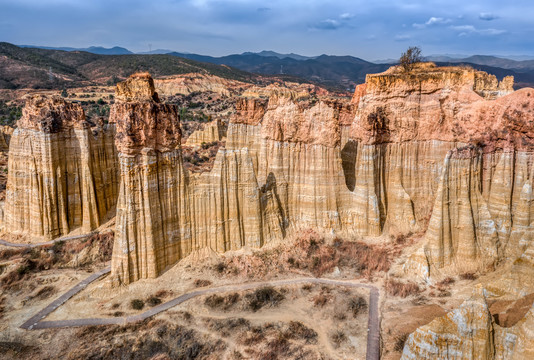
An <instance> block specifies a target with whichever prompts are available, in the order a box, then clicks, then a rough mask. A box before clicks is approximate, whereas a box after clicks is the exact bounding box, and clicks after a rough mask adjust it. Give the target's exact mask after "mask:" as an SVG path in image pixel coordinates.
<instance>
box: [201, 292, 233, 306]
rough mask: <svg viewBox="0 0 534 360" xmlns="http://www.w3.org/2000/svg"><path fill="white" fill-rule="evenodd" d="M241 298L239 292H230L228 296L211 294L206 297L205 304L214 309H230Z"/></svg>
mask: <svg viewBox="0 0 534 360" xmlns="http://www.w3.org/2000/svg"><path fill="white" fill-rule="evenodd" d="M239 300H240V296H239V294H238V293H233V294H229V295H226V296H221V295H217V294H214V295H210V296H208V297H206V299H204V304H206V305H207V306H209V307H210V308H212V309H222V310H228V309H230V308H231V307H233V306H234V305H235V304H236V303H237V302H238V301H239Z"/></svg>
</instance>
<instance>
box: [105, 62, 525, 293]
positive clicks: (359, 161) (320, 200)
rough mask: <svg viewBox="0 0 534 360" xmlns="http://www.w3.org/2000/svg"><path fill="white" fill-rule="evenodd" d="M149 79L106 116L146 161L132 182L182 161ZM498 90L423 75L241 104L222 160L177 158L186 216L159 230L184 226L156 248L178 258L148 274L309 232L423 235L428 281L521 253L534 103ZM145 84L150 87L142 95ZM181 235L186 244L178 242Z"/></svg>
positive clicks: (424, 71) (268, 93)
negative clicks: (197, 168) (330, 93)
mask: <svg viewBox="0 0 534 360" xmlns="http://www.w3.org/2000/svg"><path fill="white" fill-rule="evenodd" d="M144 77H146V75H142V76H137V78H132V79H130V80H128V81H129V83H125V84H122V85H120V86H119V87H118V89H117V91H118V95H117V99H118V102H117V104H116V106H115V108H114V109H113V111H112V114H113V116H112V117H113V118H116V119H117V120H116V122H117V124H118V125H117V128H118V132H117V148H118V149H119V151H120V152H121V154H122V155H121V156H129V157H131V156H137V157H139V156H144V157H147V158H146V159H145V160H142V161H141V160H140V158H138V160H135V161H133V160H131V159H130V158H129V159H130V160H128V161H129V162H128V164H130V165H128V166H129V167H131V169H130V170H128V171H123V172H122V174H123V175H124V176H126V175H125V174H127V173H128V174H131V173H134V172H135V171H136V170H134V168H135V165H134V164H135V163H140V164H141V163H142V164H149V163H150V164H159V163H160V161H162V160H159V157H160V155H158V154H167V155H165V156H170V155H169V154H170V153H173V152H176V153H177V154H178V153H179V147H180V145H179V143H180V140H179V136H178V135H177V134H179V130H178V128H179V125H178V121H177V115H176V111H175V110H173V109H172V107H165V105H162V104H159V103H158V102H157V96H156V95H154V88H153V87H152V85H151V84H152V82H151V80H150V79H146V78H144ZM495 81H496V80H495V79H494V78H492V77H491V76H489V75H487V74H485V73H481V72H477V71H475V70H471V69H466V68H454V67H453V68H436V67H435V66H433V65H421V66H419V67H418V68H416V69H415V70H414V71H413V72H412V73H408V74H407V73H403V72H400V71H398V70H397V69H395V68H393V69H391V70H389V71H388V72H386V73H384V74H377V75H369V76H368V78H367V83H366V84H365V85H363V86H359V87H358V89H357V91H356V92H355V95H354V97H353V99H352V101H351V102H350V103H349V102H346V103H343V102H341V101H339V100H335V99H328V98H326V97H317V94H314V95H310V93H307V94H306V93H305V92H304V91H303V90H302V89H300V88H298V87H297V88H296V89H287V88H278V87H276V86H269V87H267V88H265V89H263V90H261V91H259V90H257V89H256V90H255V89H254V88H251V89H249V90H247V92H246V95H247V96H244V97H242V98H240V99H238V100H237V102H236V112H235V114H234V115H233V116H232V118H231V120H230V123H229V125H228V131H227V141H226V149H221V150H220V153H219V154H218V156H217V160H216V162H215V166H214V169H213V170H212V171H211V172H210V173H204V174H203V175H202V176H193V175H190V174H187V173H186V172H185V171H184V170H183V168H182V167H181V164H180V160H179V155H177V154H175V155H172V158H173V159H174V160H173V161H171V163H172V164H173V165H172V166H173V170H169V171H170V172H171V173H172V174H174V175H165V176H164V177H168V178H169V179H171V178H172V179H173V180H172V181H175V182H176V183H177V184H179V185H176V188H179V189H180V190H179V191H180V192H179V193H177V194H174V195H169V196H168V198H179V199H180V205H179V206H178V205H176V204H178V202H177V201H175V204H174V205H173V204H168V205H165V206H166V207H168V208H173V210H172V211H173V212H174V215H173V216H174V217H173V218H172V220H169V221H168V222H166V221H163V225H161V226H167V225H165V224H167V223H169V224H174V223H180V225H176V226H174V225H171V226H170V228H169V229H171V230H168V234H171V233H172V234H179V235H172V236H171V235H163V238H164V240H162V244H165V245H150V246H152V248H160V247H163V248H166V247H167V246H171V247H173V246H174V248H173V249H174V250H165V251H164V252H165V254H167V253H170V254H179V255H171V256H170V257H169V256H168V255H165V256H163V257H166V259H167V260H160V258H162V255H159V254H156V255H154V258H153V259H152V260H147V262H146V263H147V264H151V263H154V264H155V263H158V262H161V265H159V264H158V265H154V267H153V270H151V271H150V276H156V275H157V274H158V273H160V272H161V271H162V269H164V268H165V267H166V266H168V265H170V264H172V263H173V262H175V261H177V260H178V259H179V258H182V257H183V256H186V255H187V254H188V253H189V252H190V251H191V249H199V248H202V247H209V248H211V249H213V250H216V251H226V250H228V249H235V248H239V247H240V246H246V245H250V246H261V245H263V244H264V243H266V242H268V241H271V240H272V239H274V238H278V237H283V236H285V235H286V234H287V233H289V232H291V231H294V230H296V229H300V228H303V227H319V228H323V229H327V230H332V231H335V232H342V233H348V234H350V233H356V234H361V235H371V236H377V235H380V234H382V233H383V232H384V231H387V232H397V233H399V232H400V233H407V232H415V231H421V230H425V229H426V228H427V226H428V224H429V223H430V226H429V230H428V233H427V236H426V242H425V245H424V246H423V247H422V249H421V251H419V252H418V253H417V254H414V256H413V258H412V259H411V261H410V262H409V263H408V264H406V266H405V269H406V271H411V272H416V273H418V274H419V275H422V276H423V277H425V278H427V279H428V278H429V277H431V276H434V274H439V271H441V269H446V270H447V271H449V270H450V271H454V272H458V271H465V270H466V269H467V270H469V269H480V268H487V267H488V266H494V265H495V264H497V263H499V261H501V260H502V258H503V255H504V254H506V253H507V252H508V251H512V250H511V249H512V248H513V249H517V247H516V246H509V244H508V242H509V241H512V243H511V244H515V243H518V242H521V241H523V242H524V240H522V239H523V238H524V236H523V233H524V232H525V229H526V228H527V227H528V226H529V225H530V223H529V222H530V219H531V215H530V211H531V210H530V204H531V195H530V192H529V186H531V185H530V184H531V180H530V179H531V174H530V170H529V169H530V168H531V166H530V165H529V164H531V163H532V159H531V155H530V152H529V150H530V149H534V147H532V145H533V144H532V143H531V138H530V137H528V136H524V134H534V132H533V130H534V129H531V124H532V123H534V120H533V121H531V120H530V119H532V117H533V116H534V111H533V109H534V103H533V99H534V91H533V90H532V89H524V90H521V91H517V92H515V93H513V94H510V95H507V96H504V97H499V98H497V99H495V100H488V99H489V98H493V97H497V96H500V95H502V94H505V93H507V92H509V91H511V85H510V81H511V79H505V80H504V82H502V83H500V84H499V83H495ZM143 84H144V85H143ZM129 86H131V87H132V89H129ZM142 86H145V88H146V89H144V90H136V89H140V88H141V87H142ZM486 90H487V92H485V91H486ZM490 92H491V94H492V95H491V96H490V95H488V94H489V93H490ZM121 93H124V94H127V96H121V95H120V94H121ZM137 93H138V94H141V95H135V94H137ZM130 94H133V95H130ZM483 96H485V97H486V98H484V97H483ZM139 99H141V101H139ZM131 100H135V101H133V102H132V101H131ZM149 109H151V110H150V111H149ZM154 109H158V110H154ZM351 119H353V120H351ZM481 128H482V129H485V131H481ZM121 129H122V130H121ZM467 144H474V145H470V146H467ZM466 146H467V147H466ZM457 148H460V149H457ZM141 153H142V154H143V155H140V154H141ZM153 153H154V154H155V155H150V156H155V157H151V159H152V160H150V161H149V160H148V157H149V155H148V154H153ZM162 156H163V155H162ZM167 162H168V161H167ZM175 162H176V163H177V164H175ZM124 164H126V163H124ZM174 164H175V165H174ZM125 166H126V165H125ZM162 168H163V167H162ZM157 169H159V165H154V170H151V171H153V172H158V171H159V170H157ZM230 169H231V172H229V171H230ZM147 171H148V170H147ZM165 171H166V170H165ZM228 177H230V178H228ZM158 181H160V180H158ZM168 181H171V180H168ZM140 183H141V181H140ZM159 188H160V189H161V188H162V185H159ZM148 189H153V191H155V190H156V189H158V186H156V185H154V186H148ZM230 189H232V190H230ZM137 191H138V190H135V191H134V192H133V193H135V192H137ZM150 191H152V190H150ZM150 191H149V193H150V194H151V192H150ZM176 191H178V190H176ZM265 191H267V192H266V193H263V192H265ZM229 194H233V195H229ZM244 194H248V195H244ZM123 195H124V196H125V199H129V196H130V195H128V194H127V193H123ZM136 196H137V195H136ZM154 196H155V195H150V196H149V197H148V198H151V197H154ZM221 197H222V199H221V200H218V199H220V198H221ZM166 198H167V197H164V199H166ZM244 199H246V200H244ZM124 201H126V202H124ZM124 201H123V203H129V202H130V200H124ZM119 202H120V201H119ZM249 202H250V204H249ZM247 204H248V205H247ZM139 206H140V208H144V207H146V205H143V204H140V205H139ZM150 206H151V205H150ZM158 206H159V205H158ZM178 207H179V208H180V210H179V211H178V210H177V208H178ZM144 211H145V210H144ZM516 211H519V212H518V213H517V214H518V216H517V217H516V219H517V221H514V220H515V219H514V217H515V213H516ZM139 212H140V210H139V211H137V210H136V211H133V213H134V214H137V213H139ZM150 212H151V211H150ZM512 214H514V216H512ZM132 216H133V215H132ZM135 216H137V215H135ZM135 216H134V217H133V218H135V219H137V218H136V217H135ZM158 216H159V215H158ZM159 217H161V216H159ZM177 219H180V220H177ZM265 219H269V220H268V221H267V222H266V220H265ZM128 222H129V223H131V224H137V223H139V221H138V220H128ZM266 224H269V225H268V227H267V228H268V229H269V230H268V231H267V230H266V229H267V228H266V226H267V225H266ZM527 224H528V225H527ZM229 229H234V230H229ZM136 231H137V230H136ZM142 232H143V231H141V232H140V233H142ZM119 233H120V231H119ZM511 233H513V234H514V236H513V237H512V240H510V234H511ZM213 234H219V235H213ZM157 236H160V235H157ZM157 236H156V237H157ZM173 236H175V237H176V238H179V239H180V240H176V241H174V240H172V241H171V240H170V239H171V238H172V237H173ZM120 238H121V237H120V236H119V237H118V239H120ZM121 241H129V240H128V239H127V236H126V237H125V238H123V240H121ZM151 241H152V240H151ZM154 241H156V240H154ZM157 241H159V240H157ZM157 241H156V242H157ZM169 243H174V245H168V244H169ZM178 243H181V245H177V244H178ZM143 246H145V245H143ZM143 246H140V245H139V244H137V245H135V246H133V245H132V246H129V247H128V246H126V247H125V246H122V247H120V246H118V247H117V249H119V248H121V249H123V250H122V251H123V252H124V251H126V250H124V249H126V248H128V249H130V250H128V251H126V252H129V253H130V255H128V256H129V258H130V260H129V262H130V263H131V262H134V260H132V259H139V258H141V257H143V256H145V253H144V251H142V250H141V249H142V248H143ZM147 246H148V245H147ZM150 246H149V247H150ZM176 248H180V249H181V250H179V251H178V250H176ZM132 249H134V250H132ZM514 251H515V250H514ZM122 261H123V264H126V263H127V262H126V260H124V259H123V260H122ZM135 261H137V260H135ZM458 264H461V266H457V265H458ZM121 266H125V265H121ZM436 270H437V272H436ZM120 271H121V273H120V274H119V272H115V273H116V274H119V275H118V276H119V278H120V279H122V280H121V281H125V282H128V281H133V280H135V279H137V278H140V277H146V276H148V275H135V276H133V277H131V276H130V275H127V273H128V271H126V270H120ZM143 271H144V270H143ZM125 274H126V275H125ZM147 274H148V273H147ZM128 279H129V280H128Z"/></svg>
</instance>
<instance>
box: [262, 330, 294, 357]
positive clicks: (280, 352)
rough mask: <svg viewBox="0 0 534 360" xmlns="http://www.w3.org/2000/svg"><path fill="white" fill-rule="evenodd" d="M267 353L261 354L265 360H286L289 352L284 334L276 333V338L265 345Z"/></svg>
mask: <svg viewBox="0 0 534 360" xmlns="http://www.w3.org/2000/svg"><path fill="white" fill-rule="evenodd" d="M267 349H268V350H267V351H266V352H265V354H263V358H264V359H266V360H275V359H284V358H287V356H286V355H287V353H288V351H289V341H288V340H287V338H286V336H285V334H283V333H278V334H277V336H275V338H274V339H273V340H271V341H269V342H268V343H267Z"/></svg>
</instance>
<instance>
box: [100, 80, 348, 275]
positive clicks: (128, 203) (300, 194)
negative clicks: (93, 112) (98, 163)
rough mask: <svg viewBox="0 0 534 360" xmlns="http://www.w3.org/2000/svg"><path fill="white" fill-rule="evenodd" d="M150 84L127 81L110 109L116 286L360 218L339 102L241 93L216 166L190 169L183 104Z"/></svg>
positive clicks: (342, 224) (147, 82)
mask: <svg viewBox="0 0 534 360" xmlns="http://www.w3.org/2000/svg"><path fill="white" fill-rule="evenodd" d="M151 84H152V83H151V79H150V78H149V77H147V76H146V75H144V74H141V75H136V76H134V77H132V78H130V79H129V80H128V81H127V82H126V83H124V84H120V85H119V86H118V87H117V96H116V98H117V102H116V104H115V105H114V108H113V109H112V112H111V120H110V121H111V122H113V123H115V124H116V128H117V135H116V145H117V149H118V151H119V159H120V166H121V186H120V191H119V199H118V205H117V231H116V242H115V247H114V252H113V261H112V274H113V279H114V282H115V283H129V282H132V281H135V280H138V279H141V278H148V277H155V276H158V275H159V274H160V273H161V272H162V271H164V270H165V269H166V268H167V267H168V266H170V265H172V264H174V263H176V262H177V261H178V260H179V259H181V258H183V257H185V256H187V255H189V254H190V253H191V252H193V251H196V250H200V249H204V248H209V249H211V250H213V251H217V252H224V251H228V250H235V249H240V248H242V247H244V246H248V247H261V246H263V245H264V244H266V243H268V242H270V241H272V240H274V239H281V238H283V237H284V236H286V235H287V232H288V230H289V229H290V228H291V229H292V228H295V227H296V226H311V225H318V226H321V227H325V228H328V227H334V228H340V229H341V228H342V227H343V226H344V224H348V223H350V222H352V221H353V219H357V215H356V214H352V213H351V212H350V205H349V204H348V203H347V204H345V203H343V202H347V201H350V199H343V198H342V196H340V194H339V192H340V191H345V193H346V195H348V196H350V194H349V193H350V192H349V191H348V190H347V189H346V185H345V181H344V177H343V172H342V167H341V160H340V152H339V143H340V135H339V134H340V132H339V125H338V118H339V114H338V113H337V112H336V110H335V107H334V106H332V105H328V104H326V103H324V102H317V103H316V104H311V105H310V104H309V103H306V104H304V103H302V104H298V102H297V101H296V100H295V99H294V98H292V96H293V95H292V94H294V93H293V92H291V91H287V90H285V89H283V90H282V91H281V92H282V93H281V94H279V95H276V96H275V95H273V96H272V97H271V98H270V99H269V100H268V101H267V100H259V101H256V99H243V100H242V101H239V102H238V105H237V108H238V112H237V114H236V116H235V118H234V119H233V120H232V121H231V123H230V126H229V129H228V144H229V145H228V146H227V147H226V148H225V149H221V150H219V153H218V154H217V156H216V159H215V163H214V166H213V169H212V170H211V171H210V172H208V173H203V174H201V175H199V174H188V173H187V172H186V171H185V170H184V168H183V166H182V160H181V149H180V130H179V120H178V115H177V109H176V107H174V106H170V105H164V104H160V103H159V102H158V100H157V95H156V94H155V93H153V87H152V85H151ZM143 87H144V89H143ZM275 91H276V90H275ZM121 94H126V95H121ZM299 105H300V106H299ZM286 112H288V114H289V115H290V116H294V120H296V121H295V122H294V123H293V124H292V123H291V121H290V120H288V119H286V118H285V117H284V113H286ZM284 162H294V164H290V163H288V164H287V165H286V164H284ZM288 165H289V166H288ZM292 219H295V221H293V220H292Z"/></svg>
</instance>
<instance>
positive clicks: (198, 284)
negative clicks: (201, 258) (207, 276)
mask: <svg viewBox="0 0 534 360" xmlns="http://www.w3.org/2000/svg"><path fill="white" fill-rule="evenodd" d="M210 285H211V281H209V280H204V279H196V280H195V287H205V286H210Z"/></svg>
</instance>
